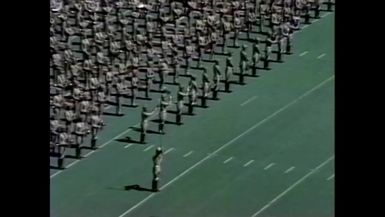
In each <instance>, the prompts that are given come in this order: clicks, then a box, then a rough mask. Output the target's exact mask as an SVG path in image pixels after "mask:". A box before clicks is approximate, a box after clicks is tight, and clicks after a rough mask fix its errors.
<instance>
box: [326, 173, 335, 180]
mask: <svg viewBox="0 0 385 217" xmlns="http://www.w3.org/2000/svg"><path fill="white" fill-rule="evenodd" d="M333 178H334V174H333V175H331V176H330V177H329V178H327V179H326V180H328V181H329V180H331V179H333Z"/></svg>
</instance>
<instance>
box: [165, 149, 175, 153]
mask: <svg viewBox="0 0 385 217" xmlns="http://www.w3.org/2000/svg"><path fill="white" fill-rule="evenodd" d="M173 150H174V148H170V149H168V150H167V151H166V152H164V154H167V153H169V152H171V151H173Z"/></svg>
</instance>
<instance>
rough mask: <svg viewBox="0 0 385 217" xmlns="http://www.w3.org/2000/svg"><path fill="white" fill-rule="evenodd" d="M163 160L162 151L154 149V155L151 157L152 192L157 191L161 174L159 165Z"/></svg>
mask: <svg viewBox="0 0 385 217" xmlns="http://www.w3.org/2000/svg"><path fill="white" fill-rule="evenodd" d="M162 160H163V150H162V148H160V147H158V148H157V149H156V152H155V155H154V156H153V157H152V161H153V167H152V174H153V178H152V191H153V192H157V191H159V180H160V177H159V176H160V172H161V167H160V164H161V162H162Z"/></svg>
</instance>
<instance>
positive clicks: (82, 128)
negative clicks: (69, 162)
mask: <svg viewBox="0 0 385 217" xmlns="http://www.w3.org/2000/svg"><path fill="white" fill-rule="evenodd" d="M88 131H89V129H88V128H87V127H86V125H85V123H84V122H83V121H81V120H80V119H78V120H77V121H76V123H75V133H74V134H75V137H76V138H75V144H76V147H75V156H76V158H81V144H83V141H84V137H85V136H86V135H87V132H88Z"/></svg>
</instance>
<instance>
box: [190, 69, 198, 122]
mask: <svg viewBox="0 0 385 217" xmlns="http://www.w3.org/2000/svg"><path fill="white" fill-rule="evenodd" d="M188 92H189V103H188V113H189V114H190V115H192V114H193V112H194V111H193V110H194V105H195V103H196V99H197V92H198V85H197V83H196V81H195V77H194V76H191V79H190V82H189V87H188Z"/></svg>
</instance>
